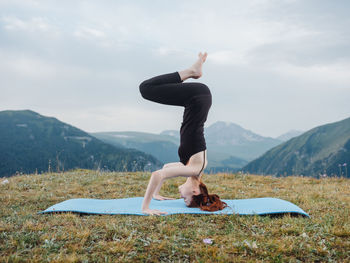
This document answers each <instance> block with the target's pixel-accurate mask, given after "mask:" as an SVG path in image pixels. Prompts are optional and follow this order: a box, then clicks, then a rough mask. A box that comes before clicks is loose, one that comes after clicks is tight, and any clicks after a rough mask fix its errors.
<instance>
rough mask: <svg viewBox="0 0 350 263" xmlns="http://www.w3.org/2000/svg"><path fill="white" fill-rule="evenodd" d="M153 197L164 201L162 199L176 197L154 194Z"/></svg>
mask: <svg viewBox="0 0 350 263" xmlns="http://www.w3.org/2000/svg"><path fill="white" fill-rule="evenodd" d="M153 198H154V199H156V200H159V201H162V200H175V199H176V198H172V197H165V196H161V195H158V194H156V195H153Z"/></svg>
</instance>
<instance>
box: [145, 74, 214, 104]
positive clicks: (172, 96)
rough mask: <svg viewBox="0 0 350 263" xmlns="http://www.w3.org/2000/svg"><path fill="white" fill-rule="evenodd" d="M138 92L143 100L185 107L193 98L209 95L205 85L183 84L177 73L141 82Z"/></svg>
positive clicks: (195, 83)
mask: <svg viewBox="0 0 350 263" xmlns="http://www.w3.org/2000/svg"><path fill="white" fill-rule="evenodd" d="M140 92H141V95H142V97H143V98H144V99H147V100H150V101H154V102H158V103H161V104H166V105H174V106H183V107H186V106H187V105H188V104H187V103H188V102H189V101H190V99H191V98H192V97H193V96H196V95H201V94H210V90H209V88H208V87H207V85H205V84H203V83H200V82H187V83H183V81H182V80H181V77H180V75H179V73H178V72H177V71H175V72H174V73H167V74H163V75H159V76H156V77H153V78H150V79H147V80H145V81H143V82H142V83H141V84H140Z"/></svg>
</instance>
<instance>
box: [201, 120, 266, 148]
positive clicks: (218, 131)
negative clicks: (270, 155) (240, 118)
mask: <svg viewBox="0 0 350 263" xmlns="http://www.w3.org/2000/svg"><path fill="white" fill-rule="evenodd" d="M205 134H206V135H208V136H211V135H213V136H215V137H216V138H217V139H218V140H223V141H226V142H228V141H230V142H231V143H232V144H241V143H242V142H256V141H263V140H264V139H265V137H263V136H260V135H258V134H256V133H254V132H252V131H250V130H246V129H244V128H242V127H241V126H239V125H238V124H236V123H233V122H227V121H217V122H215V123H213V124H212V125H210V126H209V127H208V128H206V130H205Z"/></svg>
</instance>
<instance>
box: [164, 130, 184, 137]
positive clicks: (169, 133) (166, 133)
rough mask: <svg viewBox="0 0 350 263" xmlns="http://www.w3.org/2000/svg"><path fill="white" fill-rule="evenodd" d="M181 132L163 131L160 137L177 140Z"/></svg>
mask: <svg viewBox="0 0 350 263" xmlns="http://www.w3.org/2000/svg"><path fill="white" fill-rule="evenodd" d="M179 133H180V132H179V131H176V130H165V131H162V132H161V133H160V135H168V136H172V137H175V138H179V136H180V135H179Z"/></svg>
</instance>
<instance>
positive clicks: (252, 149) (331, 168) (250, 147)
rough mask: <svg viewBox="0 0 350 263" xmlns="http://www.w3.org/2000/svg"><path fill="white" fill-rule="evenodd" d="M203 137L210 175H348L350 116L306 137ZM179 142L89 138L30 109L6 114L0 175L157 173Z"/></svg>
mask: <svg viewBox="0 0 350 263" xmlns="http://www.w3.org/2000/svg"><path fill="white" fill-rule="evenodd" d="M204 132H205V138H206V144H207V149H208V161H209V163H208V166H207V168H206V169H205V172H206V173H212V172H213V173H216V172H221V171H225V172H237V171H243V172H250V173H256V174H263V175H264V174H272V175H276V176H283V175H305V176H314V177H319V176H321V175H330V176H339V175H340V176H348V173H347V164H348V163H349V162H350V160H349V158H350V154H349V153H350V152H349V151H350V118H348V119H345V120H342V121H338V122H335V123H330V124H325V125H322V126H318V127H316V128H313V129H311V130H309V131H306V132H302V131H296V130H291V131H289V132H287V133H286V134H282V135H281V136H278V137H277V138H271V137H264V136H260V135H258V134H256V133H254V132H252V131H250V130H247V129H244V128H243V127H241V126H239V125H238V124H235V123H229V122H223V121H217V122H215V123H213V124H212V125H210V126H209V127H206V128H205V131H204ZM300 133H301V134H300ZM179 136H180V134H179V131H176V130H165V131H162V132H161V133H159V134H153V133H146V132H135V131H120V132H98V133H90V134H89V133H86V132H84V131H82V130H80V129H78V128H76V127H73V126H71V125H69V124H67V123H64V122H61V121H59V120H57V119H56V118H53V117H46V116H43V115H40V114H39V113H36V112H33V111H30V110H24V111H1V112H0V177H1V176H10V175H13V174H15V173H33V172H38V173H40V172H46V171H63V170H69V169H73V168H87V169H99V170H112V171H139V170H143V171H145V170H146V171H154V170H157V169H160V168H161V167H162V165H163V164H164V163H168V162H178V161H179V157H178V154H177V150H178V146H179V142H180V137H179Z"/></svg>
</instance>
